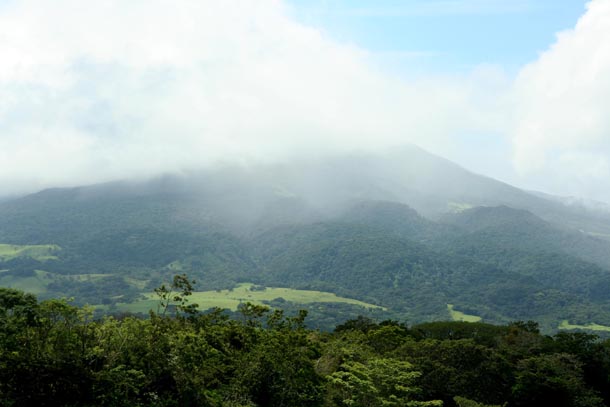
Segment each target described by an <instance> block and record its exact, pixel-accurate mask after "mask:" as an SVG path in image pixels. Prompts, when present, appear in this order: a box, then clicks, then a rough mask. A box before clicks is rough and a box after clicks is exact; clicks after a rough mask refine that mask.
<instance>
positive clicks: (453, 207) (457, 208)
mask: <svg viewBox="0 0 610 407" xmlns="http://www.w3.org/2000/svg"><path fill="white" fill-rule="evenodd" d="M447 208H448V209H449V211H450V212H454V213H459V212H464V211H465V210H468V209H471V208H474V205H472V204H469V203H465V202H449V203H448V204H447Z"/></svg>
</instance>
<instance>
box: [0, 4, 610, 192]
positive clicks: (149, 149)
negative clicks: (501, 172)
mask: <svg viewBox="0 0 610 407" xmlns="http://www.w3.org/2000/svg"><path fill="white" fill-rule="evenodd" d="M290 14H291V13H290V9H288V8H287V6H286V5H285V4H284V3H282V2H281V1H273V0H223V1H219V2H208V1H206V2H201V1H195V0H183V1H178V2H176V1H168V0H146V1H144V0H133V1H129V2H125V1H121V0H105V1H96V2H83V1H81V0H55V1H53V2H49V1H45V0H21V1H8V2H4V3H0V55H2V58H1V59H0V162H1V163H2V166H1V167H0V185H1V186H2V187H1V188H0V195H3V194H5V193H14V192H25V191H32V190H34V189H37V188H41V187H45V186H58V185H70V184H79V183H91V182H98V181H104V180H109V179H114V178H124V177H129V176H138V177H139V176H147V175H153V174H156V173H159V172H164V171H179V170H181V169H185V168H192V167H198V166H205V165H210V164H213V163H217V162H219V161H220V162H223V161H252V160H253V161H260V160H262V161H266V160H281V159H286V158H287V157H291V156H295V155H298V156H302V155H311V156H316V155H319V154H325V153H332V152H336V151H349V150H376V149H385V148H387V147H389V146H393V145H398V144H402V143H405V142H415V143H417V144H419V145H421V146H422V147H424V148H427V149H429V150H431V151H433V152H437V153H440V154H444V155H449V156H450V157H452V158H459V157H460V154H462V153H463V152H465V151H476V149H477V145H476V144H473V141H472V140H473V139H472V137H471V136H470V135H472V134H477V135H481V134H489V135H490V136H486V137H492V138H498V137H500V138H502V137H505V138H507V139H509V140H511V141H512V144H513V146H514V157H515V166H516V168H517V169H518V170H519V172H520V174H522V178H521V181H522V182H524V184H527V185H530V186H536V187H538V188H541V189H551V190H553V191H554V192H564V193H571V192H572V191H574V192H578V193H581V192H582V193H585V194H588V195H590V196H595V197H598V198H600V197H602V195H603V197H604V198H606V199H609V200H610V192H609V193H605V192H604V193H601V192H600V188H599V187H598V188H597V189H596V188H594V184H595V183H597V184H599V183H600V182H606V184H608V182H610V172H609V171H610V170H609V164H608V156H609V153H610V133H609V130H610V114H607V113H608V107H607V106H610V103H608V102H610V100H608V99H610V79H609V78H610V52H609V44H608V41H605V40H604V39H605V37H606V36H607V33H608V32H610V23H609V19H610V0H595V1H594V2H592V3H591V5H590V6H589V8H588V11H587V13H586V15H584V16H583V17H582V18H581V19H580V21H579V22H578V25H577V26H576V28H575V29H573V30H570V31H566V32H564V33H561V34H560V35H559V36H558V38H557V42H556V44H554V45H553V46H552V47H551V48H549V50H548V51H547V52H545V53H544V54H542V55H541V56H540V58H539V59H538V60H537V61H534V62H533V63H532V64H530V65H528V66H527V67H525V68H524V69H523V70H522V72H521V73H520V74H519V77H518V78H517V79H516V81H515V83H514V84H511V83H510V81H508V80H506V78H505V77H504V75H503V73H502V72H501V70H500V69H498V68H495V67H479V68H477V69H475V70H474V71H473V72H472V73H471V74H470V75H468V76H466V77H463V76H462V77H429V78H418V79H417V80H412V81H409V80H405V79H404V78H403V79H399V78H395V77H392V76H391V75H390V74H387V73H384V72H382V71H380V70H379V69H378V68H376V67H378V66H379V65H378V64H376V63H371V62H372V61H371V58H373V57H374V54H368V53H367V52H366V50H362V49H358V48H356V47H353V46H349V45H345V44H340V43H337V42H335V41H333V40H332V39H330V38H328V36H327V35H326V34H325V33H324V32H323V31H322V30H320V29H317V28H313V27H308V26H305V25H303V24H300V23H298V22H296V21H295V20H294V19H292V18H291V17H290ZM415 62H416V61H414V63H415ZM499 144H500V145H501V144H502V140H500V142H499ZM461 152H462V153H461ZM509 154H510V152H509V151H506V155H507V156H508V155H509ZM475 155H476V154H475ZM461 156H462V157H466V156H468V157H472V156H473V154H472V153H470V155H468V154H466V155H465V154H462V155H461ZM482 161H484V158H483V157H482ZM488 161H489V160H488ZM471 167H474V168H475V169H476V165H474V166H471ZM574 174H578V175H574ZM564 180H565V183H564ZM566 185H567V186H566ZM583 185H584V186H583Z"/></svg>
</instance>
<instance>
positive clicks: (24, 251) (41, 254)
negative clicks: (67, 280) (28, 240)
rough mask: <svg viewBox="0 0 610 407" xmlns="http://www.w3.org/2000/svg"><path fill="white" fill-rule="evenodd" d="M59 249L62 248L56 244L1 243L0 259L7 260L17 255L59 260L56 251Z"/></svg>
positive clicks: (42, 259) (35, 258) (43, 259)
mask: <svg viewBox="0 0 610 407" xmlns="http://www.w3.org/2000/svg"><path fill="white" fill-rule="evenodd" d="M59 250H61V248H60V247H59V246H57V245H55V244H43V245H15V244H0V260H1V261H7V260H11V259H15V258H17V257H30V258H32V259H34V260H38V261H46V260H57V256H55V253H56V252H57V251H59Z"/></svg>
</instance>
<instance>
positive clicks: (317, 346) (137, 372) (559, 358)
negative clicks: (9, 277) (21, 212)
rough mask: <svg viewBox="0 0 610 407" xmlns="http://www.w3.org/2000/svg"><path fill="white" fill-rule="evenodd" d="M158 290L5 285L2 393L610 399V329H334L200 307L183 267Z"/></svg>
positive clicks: (466, 405) (52, 400)
mask: <svg viewBox="0 0 610 407" xmlns="http://www.w3.org/2000/svg"><path fill="white" fill-rule="evenodd" d="M156 292H157V294H158V298H159V305H160V306H159V308H158V310H157V311H155V312H151V313H150V316H149V318H136V317H133V316H126V315H123V316H122V317H120V318H117V317H105V318H104V319H101V320H93V319H91V310H89V309H88V308H86V307H75V306H72V305H70V304H69V303H67V302H66V301H64V300H55V299H51V300H45V301H42V302H38V301H37V299H36V298H35V297H34V296H33V295H31V294H25V293H23V292H21V291H17V290H12V289H0V405H1V406H75V407H76V406H250V407H254V406H269V407H272V406H286V407H287V406H295V407H296V406H299V407H300V406H326V407H331V406H333V407H334V406H359V407H360V406H367V407H378V406H379V407H381V406H390V407H391V406H396V407H398V406H411V407H418V406H419V407H423V406H446V407H453V406H458V407H477V406H479V407H481V406H483V407H486V406H487V407H490V406H507V407H512V406H515V407H517V406H518V407H528V406H532V407H534V406H536V407H538V406H555V407H564V406H565V407H572V406H574V407H601V406H609V405H610V340H606V341H600V340H599V339H598V338H597V337H596V336H594V335H589V334H585V333H565V332H562V333H559V334H556V335H555V336H553V337H551V336H545V335H542V334H540V333H539V331H538V327H537V325H536V324H535V323H533V322H516V323H511V324H508V325H502V326H496V325H490V324H485V323H466V322H432V323H424V324H419V325H414V326H406V325H404V324H400V323H397V322H394V321H389V320H388V321H384V322H381V323H375V322H373V321H372V320H371V319H368V318H365V317H359V318H356V319H353V320H349V321H347V322H345V323H344V324H342V325H339V326H338V327H337V328H336V329H335V330H334V332H332V333H321V332H319V331H312V330H308V329H307V328H305V325H304V321H305V318H306V313H305V312H303V311H301V312H297V313H296V314H294V316H286V315H285V314H284V313H282V311H277V310H276V311H273V310H270V309H269V308H267V307H264V306H258V305H253V304H249V303H246V304H243V305H242V306H240V309H239V312H238V313H237V314H236V318H229V317H228V315H226V314H225V313H223V312H222V311H221V310H213V311H211V312H207V313H199V312H197V309H196V306H195V305H194V304H193V303H192V302H189V301H188V298H189V297H190V293H191V292H192V285H191V282H190V281H189V280H188V279H187V278H186V277H183V276H177V277H176V278H175V279H174V282H173V284H172V285H171V286H169V285H168V286H162V287H160V288H158V289H157V290H156ZM170 314H171V316H170Z"/></svg>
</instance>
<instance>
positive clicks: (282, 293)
mask: <svg viewBox="0 0 610 407" xmlns="http://www.w3.org/2000/svg"><path fill="white" fill-rule="evenodd" d="M252 286H253V284H250V283H243V284H240V285H238V286H237V287H235V288H233V289H230V290H219V291H196V292H193V295H192V296H190V297H189V302H190V303H196V304H199V309H200V310H206V309H209V308H214V307H219V308H226V309H230V310H233V311H235V310H237V307H238V306H239V304H241V303H245V302H251V303H253V304H259V305H262V304H264V303H263V301H272V300H274V299H276V298H283V299H285V300H286V301H291V302H295V303H299V304H308V303H312V302H342V303H346V304H353V305H358V306H361V307H363V308H377V309H384V310H385V309H386V308H383V307H380V306H378V305H373V304H369V303H366V302H363V301H358V300H354V299H351V298H344V297H339V296H337V295H335V294H333V293H328V292H323V291H310V290H293V289H291V288H278V287H267V288H266V289H265V290H263V291H252V290H251V288H252ZM157 304H158V300H157V299H156V296H155V295H154V294H146V299H145V300H141V301H138V302H135V303H132V304H119V305H118V308H119V309H121V310H124V311H132V312H144V313H145V312H148V310H150V309H153V310H156V309H157Z"/></svg>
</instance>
